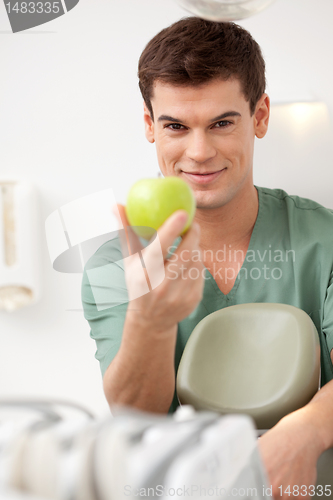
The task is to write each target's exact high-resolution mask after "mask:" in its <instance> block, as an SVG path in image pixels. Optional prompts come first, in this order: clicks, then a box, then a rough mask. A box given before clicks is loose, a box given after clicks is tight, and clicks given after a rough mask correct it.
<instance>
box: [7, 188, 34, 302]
mask: <svg viewBox="0 0 333 500" xmlns="http://www.w3.org/2000/svg"><path fill="white" fill-rule="evenodd" d="M40 266H41V221H40V213H39V210H38V198H37V193H36V190H35V188H34V187H33V186H32V185H31V184H28V183H26V182H19V181H7V180H5V181H2V180H1V179H0V310H1V309H4V310H6V311H15V310H16V309H19V308H20V307H23V306H26V305H29V304H34V303H35V302H37V301H38V299H39V298H40V289H41V286H40V285H41V267H40Z"/></svg>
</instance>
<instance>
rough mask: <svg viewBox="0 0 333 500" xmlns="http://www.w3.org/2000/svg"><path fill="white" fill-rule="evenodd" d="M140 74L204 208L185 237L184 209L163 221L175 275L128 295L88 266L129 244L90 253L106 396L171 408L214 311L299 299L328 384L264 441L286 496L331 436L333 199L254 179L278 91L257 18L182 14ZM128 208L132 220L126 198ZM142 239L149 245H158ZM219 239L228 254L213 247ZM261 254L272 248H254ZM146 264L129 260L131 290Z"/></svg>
mask: <svg viewBox="0 0 333 500" xmlns="http://www.w3.org/2000/svg"><path fill="white" fill-rule="evenodd" d="M138 75H139V80H140V83H139V86H140V90H141V93H142V96H143V99H144V123H145V131H146V137H147V139H148V140H149V141H150V142H151V143H154V142H155V144H156V150H157V157H158V163H159V166H160V169H161V171H162V173H163V175H164V176H168V175H176V176H179V177H181V178H182V179H184V180H185V181H186V182H187V183H188V184H189V185H190V186H191V188H192V189H193V192H194V195H195V198H196V203H197V210H196V214H195V218H194V222H193V224H192V226H191V228H190V229H189V231H188V232H187V233H186V234H185V235H184V236H183V237H182V238H180V237H179V235H180V233H181V231H182V228H183V227H184V225H185V222H186V218H184V215H185V214H184V212H183V211H178V212H176V213H174V214H173V215H172V216H171V217H170V218H169V219H168V220H167V221H166V222H165V224H164V225H163V226H162V227H161V228H160V229H159V231H158V236H159V241H160V244H161V248H162V251H163V256H164V259H165V273H166V277H165V279H164V281H163V283H161V284H160V285H159V286H158V287H156V288H155V289H152V290H151V291H150V292H149V293H147V294H144V295H142V296H141V297H139V298H137V299H135V300H133V301H130V303H125V304H121V305H118V306H116V307H110V308H107V307H106V308H103V309H102V310H97V309H96V304H95V299H94V296H93V294H92V291H91V284H90V283H89V279H88V277H87V272H89V270H91V269H94V268H99V267H100V268H102V267H103V266H105V265H107V264H108V263H109V262H116V261H117V260H120V259H121V258H122V254H121V249H120V248H119V245H118V248H117V245H116V243H115V242H114V240H112V241H111V242H107V243H106V244H104V245H103V246H102V247H101V248H100V249H99V250H98V251H97V252H96V254H95V255H94V256H93V257H92V258H91V259H90V261H89V262H88V263H87V265H86V273H85V275H84V277H83V283H82V301H83V305H84V311H85V317H86V319H87V320H88V321H89V324H90V326H91V336H92V337H93V338H94V339H95V340H96V343H97V353H96V357H97V359H99V361H100V363H101V370H102V375H103V386H104V392H105V395H106V398H107V400H108V402H109V404H110V406H112V405H113V404H124V405H127V406H133V407H137V408H140V409H143V410H147V411H153V412H160V413H167V412H168V410H169V411H174V410H175V408H176V405H177V399H176V395H175V369H176V370H177V368H178V364H179V360H180V357H181V354H182V351H183V349H184V347H185V344H186V341H187V339H188V338H189V336H190V334H191V332H192V331H193V328H194V327H195V326H196V324H197V323H198V322H199V321H200V320H201V319H203V318H204V317H205V316H207V314H210V313H212V312H214V311H216V310H218V309H221V308H223V307H228V306H231V305H234V304H241V303H246V302H277V303H285V304H290V305H294V306H296V307H299V308H301V309H303V310H304V311H305V312H307V313H308V314H309V315H310V317H311V318H312V319H313V321H314V323H315V324H316V327H317V330H318V333H319V339H320V345H321V368H322V379H321V384H322V386H323V387H322V388H321V389H320V391H319V392H318V393H317V395H316V396H315V397H314V398H313V400H312V401H311V402H310V403H309V404H308V405H306V406H305V407H304V408H302V409H300V410H298V411H296V412H293V413H292V414H290V415H288V416H286V417H284V418H283V419H282V420H281V421H280V422H279V423H278V424H277V425H276V426H275V427H274V428H273V429H271V430H270V431H268V432H267V433H266V434H265V435H264V436H263V437H262V438H261V439H260V449H261V453H262V456H263V459H264V462H265V465H266V468H267V470H268V474H269V480H270V482H271V484H272V485H273V494H274V496H276V497H281V496H282V497H285V498H287V497H288V493H287V494H285V493H284V491H285V489H286V488H287V487H288V486H289V487H290V489H291V492H293V491H294V492H295V490H293V486H294V485H299V487H301V486H303V489H302V490H301V489H299V493H300V495H301V496H303V497H306V496H307V495H308V494H309V493H310V490H309V486H310V485H313V484H315V481H316V462H317V460H318V457H319V456H320V454H321V453H322V452H323V451H324V450H325V449H327V448H329V447H331V446H333V418H332V415H333V381H332V378H333V366H332V360H333V354H332V348H333V272H332V269H333V250H332V248H333V246H332V243H333V231H332V229H333V211H332V210H328V209H326V208H324V207H322V206H320V205H319V204H318V203H315V202H313V201H311V200H307V199H302V198H299V197H297V196H289V195H288V194H287V193H285V192H284V191H283V190H280V189H273V190H272V189H265V188H259V187H257V186H254V184H253V174H252V169H253V148H254V139H255V137H257V138H262V137H264V136H265V134H266V131H267V127H268V120H269V107H270V103H269V98H268V96H267V94H266V93H265V64H264V61H263V58H262V54H261V51H260V48H259V46H258V45H257V43H256V42H255V41H254V40H253V39H252V37H251V36H250V34H249V33H248V32H247V31H245V30H244V29H242V28H241V27H239V26H237V25H235V24H233V23H214V22H210V21H204V20H202V19H198V18H194V17H192V18H191V17H190V18H186V19H182V20H181V21H179V22H177V23H174V24H173V25H172V26H170V27H169V28H166V29H164V30H162V31H161V32H160V33H159V34H158V35H156V36H155V37H154V38H153V39H152V40H151V41H150V42H149V43H148V45H147V46H146V48H145V49H144V51H143V53H142V55H141V57H140V61H139V72H138ZM286 160H287V159H286ZM267 168H269V165H268V166H267ZM118 208H119V213H120V216H121V219H122V223H123V225H124V226H128V225H129V223H128V221H127V220H126V215H125V211H124V207H123V206H121V205H118ZM127 237H128V238H130V246H131V249H130V253H131V254H132V253H135V252H136V251H138V250H139V249H140V248H142V242H141V241H139V239H138V238H135V237H134V235H133V233H131V231H130V229H129V230H128V231H127ZM175 243H178V246H175ZM125 246H126V245H124V242H122V249H123V252H124V248H125ZM171 249H173V250H174V256H177V260H176V259H175V258H172V259H171V257H170V256H169V253H170V250H171ZM145 250H146V252H147V253H146V258H147V259H153V250H151V249H150V248H149V246H148V247H147V248H146V249H145ZM221 251H224V257H225V258H224V259H221V258H218V257H217V256H218V255H221ZM265 251H266V252H265ZM117 252H118V253H117ZM198 252H199V253H200V255H201V260H199V261H198V259H197V258H196V257H197V255H198ZM274 252H275V253H274ZM288 252H289V254H288ZM259 254H260V256H263V255H265V257H264V259H262V258H260V259H258V257H256V258H253V256H256V255H259ZM117 255H118V259H117ZM250 255H251V256H252V259H250V258H248V257H249V256H250ZM272 255H274V257H272ZM288 255H289V259H288ZM290 255H291V256H292V258H290ZM133 265H134V264H133V263H132V266H133ZM258 266H259V267H258ZM193 268H195V270H199V273H194V272H192V270H193ZM175 272H176V279H174V278H173V276H174V273H175ZM136 274H137V273H135V270H134V267H131V264H129V265H128V267H127V268H126V269H125V278H124V280H126V285H125V282H124V286H127V288H128V290H129V296H130V292H131V288H132V287H133V286H136V285H137V283H135V281H136V280H139V278H138V277H137V276H136ZM190 276H198V277H197V278H196V279H190ZM140 279H141V278H140ZM95 285H96V283H95ZM97 286H98V284H97ZM170 405H171V406H170ZM279 486H280V487H281V486H282V488H281V489H279ZM281 493H282V494H281ZM295 496H296V494H295Z"/></svg>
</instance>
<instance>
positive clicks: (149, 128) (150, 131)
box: [143, 101, 155, 143]
mask: <svg viewBox="0 0 333 500" xmlns="http://www.w3.org/2000/svg"><path fill="white" fill-rule="evenodd" d="M143 121H144V123H145V135H146V138H147V139H148V141H149V142H151V143H153V142H155V139H154V122H153V119H152V117H151V116H150V112H149V110H148V108H147V105H146V103H145V102H144V101H143Z"/></svg>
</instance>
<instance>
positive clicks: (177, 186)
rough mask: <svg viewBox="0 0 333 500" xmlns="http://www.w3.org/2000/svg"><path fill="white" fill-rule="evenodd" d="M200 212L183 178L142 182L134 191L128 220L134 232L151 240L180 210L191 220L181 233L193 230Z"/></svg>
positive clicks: (130, 199)
mask: <svg viewBox="0 0 333 500" xmlns="http://www.w3.org/2000/svg"><path fill="white" fill-rule="evenodd" d="M195 209H196V202H195V197H194V194H193V191H192V189H191V188H190V186H189V185H188V184H187V183H186V182H185V181H184V180H183V179H180V177H175V176H168V177H165V178H157V179H141V180H140V181H138V182H136V183H135V184H134V185H133V186H132V187H131V189H130V191H129V193H128V196H127V204H126V207H125V211H126V216H127V220H128V222H129V223H130V225H131V226H133V231H134V232H135V233H136V234H137V235H138V236H140V237H142V238H144V239H146V240H149V239H150V238H151V237H152V236H153V234H154V233H155V230H157V229H158V228H159V227H161V226H162V224H163V223H164V222H165V221H166V219H168V218H169V217H170V215H172V214H173V212H175V211H176V210H186V212H187V213H188V216H189V217H188V220H187V222H186V225H185V227H184V229H183V231H182V233H181V235H183V234H185V233H186V231H187V230H188V228H189V227H190V225H191V223H192V220H193V217H194V214H195Z"/></svg>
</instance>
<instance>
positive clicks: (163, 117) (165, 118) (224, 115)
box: [157, 111, 241, 123]
mask: <svg viewBox="0 0 333 500" xmlns="http://www.w3.org/2000/svg"><path fill="white" fill-rule="evenodd" d="M229 116H241V114H240V113H238V111H227V112H226V113H222V115H219V116H216V117H215V118H213V119H212V120H211V123H213V122H217V121H219V120H224V118H228V117H229ZM157 121H159V122H163V121H168V122H174V123H182V121H181V120H179V119H178V118H173V117H172V116H169V115H161V116H159V117H158V120H157Z"/></svg>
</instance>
